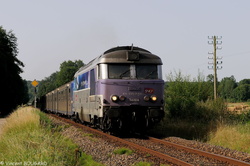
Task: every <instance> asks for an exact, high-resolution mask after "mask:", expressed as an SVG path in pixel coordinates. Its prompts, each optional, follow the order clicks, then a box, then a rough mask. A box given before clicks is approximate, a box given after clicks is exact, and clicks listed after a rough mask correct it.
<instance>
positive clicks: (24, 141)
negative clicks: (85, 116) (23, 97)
mask: <svg viewBox="0 0 250 166" xmlns="http://www.w3.org/2000/svg"><path fill="white" fill-rule="evenodd" d="M51 125H54V124H52V122H51V121H50V120H49V118H48V117H47V115H45V114H43V113H41V112H39V110H37V109H33V108H31V107H25V108H20V109H18V110H17V111H15V112H14V113H12V114H11V115H10V116H9V117H8V118H7V123H6V124H5V125H4V128H3V133H2V135H1V136H0V137H1V139H0V159H1V161H0V162H3V163H5V164H6V165H7V164H8V162H12V163H14V162H15V163H21V164H18V165H25V163H26V165H27V164H28V165H35V163H39V162H40V163H43V165H52V166H53V165H54V166H57V165H75V166H77V165H79V166H80V165H101V164H99V163H96V162H94V161H93V160H92V157H91V156H88V155H86V154H84V153H82V154H81V155H80V154H79V153H76V150H77V152H79V149H78V146H77V145H76V144H74V143H73V142H72V141H71V140H70V139H68V138H66V137H64V136H62V135H61V134H60V132H59V130H60V128H59V130H58V127H57V126H56V125H54V126H53V130H52V128H51ZM10 149H11V150H10ZM27 162H29V163H27ZM36 165H38V164H36ZM40 165H42V164H40Z"/></svg>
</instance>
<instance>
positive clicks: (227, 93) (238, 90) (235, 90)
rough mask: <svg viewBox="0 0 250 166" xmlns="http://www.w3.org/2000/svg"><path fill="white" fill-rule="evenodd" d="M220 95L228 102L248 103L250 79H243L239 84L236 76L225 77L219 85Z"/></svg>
mask: <svg viewBox="0 0 250 166" xmlns="http://www.w3.org/2000/svg"><path fill="white" fill-rule="evenodd" d="M218 93H219V95H220V97H222V98H224V99H226V100H227V101H231V102H241V101H247V100H249V99H250V79H243V80H241V81H240V82H239V83H238V84H237V82H236V80H235V78H234V76H231V77H225V78H223V79H222V80H221V82H220V83H219V88H218Z"/></svg>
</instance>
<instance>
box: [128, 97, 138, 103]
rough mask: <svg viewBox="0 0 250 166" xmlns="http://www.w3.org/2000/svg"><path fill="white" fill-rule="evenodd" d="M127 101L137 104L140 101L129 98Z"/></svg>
mask: <svg viewBox="0 0 250 166" xmlns="http://www.w3.org/2000/svg"><path fill="white" fill-rule="evenodd" d="M129 101H132V102H139V101H140V100H139V99H131V98H129Z"/></svg>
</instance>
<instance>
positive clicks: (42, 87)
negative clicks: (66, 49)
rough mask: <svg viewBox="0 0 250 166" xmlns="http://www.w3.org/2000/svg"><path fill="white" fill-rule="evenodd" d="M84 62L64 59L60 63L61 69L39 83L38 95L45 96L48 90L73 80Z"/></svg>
mask: <svg viewBox="0 0 250 166" xmlns="http://www.w3.org/2000/svg"><path fill="white" fill-rule="evenodd" d="M82 66H84V63H83V62H82V61H81V60H76V61H75V62H73V61H70V60H69V61H64V62H63V63H61V65H60V71H58V72H55V73H52V74H51V75H50V76H49V77H46V78H45V79H43V80H42V81H40V83H39V90H38V96H39V97H41V96H44V95H45V94H47V93H48V92H51V91H52V90H54V89H56V88H58V87H60V86H61V85H63V84H66V83H68V82H70V81H72V80H73V78H74V75H75V73H76V72H77V70H79V69H80V68H81V67H82Z"/></svg>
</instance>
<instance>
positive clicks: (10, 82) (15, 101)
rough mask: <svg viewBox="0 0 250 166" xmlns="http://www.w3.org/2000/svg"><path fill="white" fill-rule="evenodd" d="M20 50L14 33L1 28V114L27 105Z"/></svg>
mask: <svg viewBox="0 0 250 166" xmlns="http://www.w3.org/2000/svg"><path fill="white" fill-rule="evenodd" d="M17 55H18V48H17V38H16V37H15V35H14V34H13V33H12V31H9V32H6V30H5V29H3V28H2V27H1V26H0V75H1V81H0V87H1V96H3V97H2V99H1V104H0V112H1V113H2V114H8V113H10V112H11V111H12V110H13V109H15V108H16V107H17V105H19V104H22V103H25V102H26V100H27V99H26V98H25V97H24V95H25V94H27V88H25V83H24V82H23V80H22V78H21V77H20V75H19V74H20V73H22V72H23V71H22V68H21V67H24V64H23V63H22V62H21V61H20V60H18V59H17Z"/></svg>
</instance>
